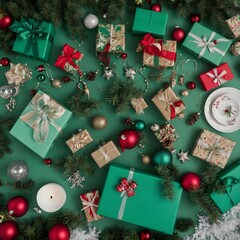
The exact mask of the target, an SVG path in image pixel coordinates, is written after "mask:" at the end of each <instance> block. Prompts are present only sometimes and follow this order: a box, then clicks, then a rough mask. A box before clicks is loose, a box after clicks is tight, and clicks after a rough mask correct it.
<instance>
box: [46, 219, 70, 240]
mask: <svg viewBox="0 0 240 240" xmlns="http://www.w3.org/2000/svg"><path fill="white" fill-rule="evenodd" d="M69 239H70V230H69V228H68V226H67V225H66V224H60V223H57V224H55V225H53V226H52V227H51V229H50V230H49V232H48V240H69Z"/></svg>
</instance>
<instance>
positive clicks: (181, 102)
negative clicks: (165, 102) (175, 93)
mask: <svg viewBox="0 0 240 240" xmlns="http://www.w3.org/2000/svg"><path fill="white" fill-rule="evenodd" d="M182 104H183V101H182V100H177V101H176V102H173V103H172V104H171V105H170V109H171V116H170V118H171V119H173V118H175V117H176V111H175V107H180V106H181V105H182Z"/></svg>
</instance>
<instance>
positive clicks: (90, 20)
mask: <svg viewBox="0 0 240 240" xmlns="http://www.w3.org/2000/svg"><path fill="white" fill-rule="evenodd" d="M97 25H98V18H97V16H96V15H94V14H88V15H87V16H86V17H85V18H84V26H85V27H86V28H88V29H93V28H95V27H97Z"/></svg>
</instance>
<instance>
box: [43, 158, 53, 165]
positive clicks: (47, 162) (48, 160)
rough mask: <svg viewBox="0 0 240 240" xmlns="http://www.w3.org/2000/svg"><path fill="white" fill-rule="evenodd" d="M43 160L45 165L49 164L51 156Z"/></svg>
mask: <svg viewBox="0 0 240 240" xmlns="http://www.w3.org/2000/svg"><path fill="white" fill-rule="evenodd" d="M43 162H44V163H45V164H46V165H51V164H52V159H51V158H45V159H44V160H43Z"/></svg>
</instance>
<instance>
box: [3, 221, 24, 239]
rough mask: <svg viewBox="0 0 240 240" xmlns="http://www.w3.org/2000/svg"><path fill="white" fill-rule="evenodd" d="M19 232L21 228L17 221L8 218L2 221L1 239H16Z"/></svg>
mask: <svg viewBox="0 0 240 240" xmlns="http://www.w3.org/2000/svg"><path fill="white" fill-rule="evenodd" d="M18 234H19V228H18V225H17V223H16V222H15V221H13V220H8V221H5V222H2V223H0V239H2V240H14V239H16V238H17V236H18Z"/></svg>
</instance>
